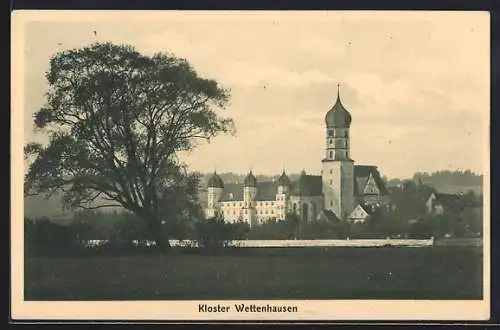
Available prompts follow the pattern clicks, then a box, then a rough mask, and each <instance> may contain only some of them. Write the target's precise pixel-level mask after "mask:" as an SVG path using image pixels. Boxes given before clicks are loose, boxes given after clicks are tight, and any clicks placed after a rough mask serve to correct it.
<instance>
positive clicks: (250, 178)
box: [244, 171, 257, 187]
mask: <svg viewBox="0 0 500 330" xmlns="http://www.w3.org/2000/svg"><path fill="white" fill-rule="evenodd" d="M244 185H245V187H257V178H256V177H255V176H254V175H253V173H252V171H250V173H248V175H247V176H246V178H245V181H244Z"/></svg>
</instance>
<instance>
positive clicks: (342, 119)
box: [205, 91, 390, 226]
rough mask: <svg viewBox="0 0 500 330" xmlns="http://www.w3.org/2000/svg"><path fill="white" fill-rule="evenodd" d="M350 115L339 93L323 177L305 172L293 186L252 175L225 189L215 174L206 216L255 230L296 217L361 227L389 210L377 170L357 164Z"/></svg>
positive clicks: (328, 122)
mask: <svg viewBox="0 0 500 330" xmlns="http://www.w3.org/2000/svg"><path fill="white" fill-rule="evenodd" d="M351 121H352V118H351V114H350V113H349V112H348V111H347V109H346V108H345V107H344V106H343V104H342V102H341V100H340V93H339V91H337V100H336V102H335V104H334V105H333V107H332V108H331V109H330V110H329V111H328V112H327V113H326V116H325V133H326V134H325V154H324V158H323V159H322V160H321V163H322V170H321V174H320V175H310V174H307V173H305V172H304V171H302V173H301V175H300V177H299V178H298V179H297V180H296V181H294V182H292V181H291V180H290V179H289V177H288V176H287V174H286V173H285V171H283V173H281V176H279V178H278V179H277V180H275V181H267V182H259V181H258V180H257V178H256V177H255V175H254V174H253V173H252V171H250V173H248V175H247V176H246V178H245V180H244V182H243V184H235V183H230V184H229V183H228V184H225V183H224V182H223V181H222V179H221V177H220V176H219V175H218V174H217V173H214V174H213V175H212V177H211V178H210V179H209V181H208V205H207V209H206V211H205V212H206V216H207V217H213V216H215V215H216V214H221V215H223V217H224V219H225V220H226V221H230V222H234V221H245V222H248V223H249V224H250V225H251V226H252V225H256V224H259V223H263V222H265V221H267V220H269V219H276V220H282V219H285V216H286V214H288V213H295V214H297V215H298V216H299V217H300V219H301V220H302V221H304V222H310V221H315V220H319V219H321V218H325V217H326V218H327V219H336V220H346V221H352V222H363V221H365V220H366V219H367V217H368V216H369V214H370V213H371V212H372V211H373V210H374V209H375V208H377V207H388V205H389V203H390V197H389V192H388V190H387V188H386V187H385V185H384V182H383V181H382V179H381V177H380V173H379V171H378V169H377V167H376V166H366V165H355V164H354V161H353V160H352V159H351V157H350V154H349V148H350V143H349V139H350V136H349V129H350V126H351Z"/></svg>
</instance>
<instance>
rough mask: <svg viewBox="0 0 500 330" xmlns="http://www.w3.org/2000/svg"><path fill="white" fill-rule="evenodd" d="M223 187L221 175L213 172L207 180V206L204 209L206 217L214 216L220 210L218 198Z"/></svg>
mask: <svg viewBox="0 0 500 330" xmlns="http://www.w3.org/2000/svg"><path fill="white" fill-rule="evenodd" d="M223 189H224V182H223V181H222V179H221V177H220V176H219V175H218V174H217V172H214V174H213V175H212V176H211V177H210V179H209V180H208V189H207V190H208V191H207V192H208V207H207V211H206V215H207V217H214V216H216V215H217V212H219V211H220V204H219V202H220V199H221V197H222V190H223Z"/></svg>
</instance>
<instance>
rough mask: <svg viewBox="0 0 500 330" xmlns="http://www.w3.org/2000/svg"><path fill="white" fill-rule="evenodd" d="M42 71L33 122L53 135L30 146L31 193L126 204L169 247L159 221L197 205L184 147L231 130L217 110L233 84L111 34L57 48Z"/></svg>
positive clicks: (66, 201) (81, 203)
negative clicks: (41, 95)
mask: <svg viewBox="0 0 500 330" xmlns="http://www.w3.org/2000/svg"><path fill="white" fill-rule="evenodd" d="M46 78H47V81H48V83H49V91H48V93H47V100H46V104H45V106H44V107H43V108H41V109H40V110H39V111H38V112H36V113H35V115H34V124H35V127H36V129H38V130H42V131H45V132H46V133H48V135H49V142H48V144H46V145H41V144H37V143H30V144H28V145H27V146H26V147H25V156H26V157H27V158H31V160H32V162H31V164H30V166H29V170H28V173H27V175H26V178H25V194H44V195H45V196H46V197H50V196H51V195H52V194H54V193H55V192H57V191H62V192H63V205H64V207H65V208H97V207H108V206H121V207H124V208H125V209H128V210H130V211H132V212H134V213H135V214H136V215H137V216H139V217H140V218H141V219H143V220H144V221H146V222H147V224H148V226H149V228H150V229H151V230H152V233H153V234H155V235H156V237H155V239H156V240H157V243H158V245H162V246H167V245H168V241H167V240H164V239H163V236H161V235H160V234H159V233H161V232H162V230H161V224H162V223H165V221H167V220H168V218H169V217H176V218H179V215H181V216H182V217H184V216H185V213H186V212H190V211H192V210H194V209H196V207H195V205H196V189H197V186H198V177H197V176H196V175H195V174H189V173H188V171H187V168H186V166H185V164H183V163H182V162H181V160H180V159H179V157H178V153H179V152H181V151H190V150H192V149H193V148H194V147H195V146H196V144H197V141H200V140H209V139H210V138H212V137H214V136H216V135H218V134H219V133H230V132H233V127H234V126H233V121H232V120H231V119H230V118H227V117H223V116H221V115H219V113H218V111H219V110H222V109H224V108H225V106H226V105H227V102H228V99H229V91H228V90H226V89H223V88H222V87H220V86H219V84H218V83H217V82H216V81H214V80H211V79H206V78H203V77H201V76H200V75H199V74H198V73H197V72H196V71H195V70H194V69H193V68H192V66H191V65H190V64H189V63H188V62H187V61H186V60H184V59H180V58H177V57H175V56H173V55H171V54H166V53H157V54H155V55H152V56H146V55H143V54H140V53H139V52H138V51H136V50H135V49H134V48H133V47H131V46H127V45H114V44H111V43H95V44H92V45H90V46H88V47H85V48H81V49H73V50H68V51H63V52H60V53H57V54H56V55H55V56H54V57H52V58H51V60H50V68H49V70H48V72H47V73H46ZM97 199H99V200H101V201H102V200H105V201H106V203H101V204H99V205H97V206H96V204H95V201H96V200H97Z"/></svg>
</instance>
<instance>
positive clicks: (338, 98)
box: [337, 83, 340, 102]
mask: <svg viewBox="0 0 500 330" xmlns="http://www.w3.org/2000/svg"><path fill="white" fill-rule="evenodd" d="M337 102H340V83H337Z"/></svg>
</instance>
